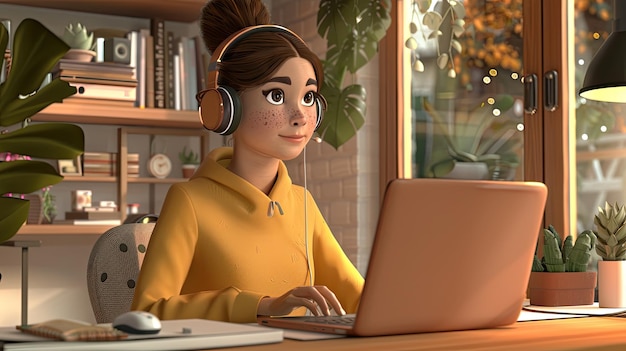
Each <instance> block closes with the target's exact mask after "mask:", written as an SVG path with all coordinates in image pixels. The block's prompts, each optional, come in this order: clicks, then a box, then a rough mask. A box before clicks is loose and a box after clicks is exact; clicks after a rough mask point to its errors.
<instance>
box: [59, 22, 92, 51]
mask: <svg viewBox="0 0 626 351" xmlns="http://www.w3.org/2000/svg"><path fill="white" fill-rule="evenodd" d="M62 39H63V41H65V43H66V44H67V45H69V46H70V47H71V48H72V49H80V50H91V49H92V46H93V33H88V32H87V28H86V27H85V26H83V25H82V24H80V23H78V22H77V23H76V24H72V23H70V24H68V25H67V27H65V31H64V32H63V37H62Z"/></svg>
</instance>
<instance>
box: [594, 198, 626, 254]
mask: <svg viewBox="0 0 626 351" xmlns="http://www.w3.org/2000/svg"><path fill="white" fill-rule="evenodd" d="M593 222H594V223H595V224H596V227H597V228H596V229H597V232H596V235H597V237H598V245H596V252H597V253H598V255H600V257H602V259H603V260H605V261H620V260H626V225H625V224H626V209H624V206H623V205H622V206H619V205H618V204H617V203H615V204H614V205H611V204H609V203H608V202H606V203H605V204H604V209H603V208H602V207H599V208H598V214H596V215H595V217H594V219H593Z"/></svg>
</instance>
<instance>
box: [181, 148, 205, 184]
mask: <svg viewBox="0 0 626 351" xmlns="http://www.w3.org/2000/svg"><path fill="white" fill-rule="evenodd" d="M178 158H179V159H180V162H181V164H182V167H183V177H185V178H189V177H191V176H192V175H193V173H194V172H195V171H196V168H198V165H199V164H200V156H199V155H198V153H197V152H194V151H193V150H191V149H189V150H188V149H187V146H185V147H184V148H183V150H182V151H181V152H179V153H178Z"/></svg>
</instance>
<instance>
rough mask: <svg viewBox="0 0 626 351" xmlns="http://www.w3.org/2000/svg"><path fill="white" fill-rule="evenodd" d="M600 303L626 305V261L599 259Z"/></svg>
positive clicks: (621, 306)
mask: <svg viewBox="0 0 626 351" xmlns="http://www.w3.org/2000/svg"><path fill="white" fill-rule="evenodd" d="M598 304H599V306H600V307H607V308H624V307H626V261H598Z"/></svg>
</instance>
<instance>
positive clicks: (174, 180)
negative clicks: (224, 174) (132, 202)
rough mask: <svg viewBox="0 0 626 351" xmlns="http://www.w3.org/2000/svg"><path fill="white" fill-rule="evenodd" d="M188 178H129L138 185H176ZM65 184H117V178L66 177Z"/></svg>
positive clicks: (130, 181)
mask: <svg viewBox="0 0 626 351" xmlns="http://www.w3.org/2000/svg"><path fill="white" fill-rule="evenodd" d="M187 180H188V179H187V178H164V179H159V178H151V177H128V182H129V183H137V184H174V183H180V182H185V181H187ZM63 181H64V182H87V183H89V182H92V183H116V182H117V177H91V176H89V177H81V176H65V177H64V178H63Z"/></svg>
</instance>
